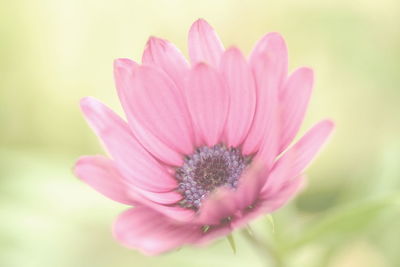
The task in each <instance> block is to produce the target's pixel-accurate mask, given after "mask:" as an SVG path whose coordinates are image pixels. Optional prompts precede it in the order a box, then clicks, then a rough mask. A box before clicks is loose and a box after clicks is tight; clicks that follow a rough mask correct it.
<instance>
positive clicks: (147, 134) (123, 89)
mask: <svg viewBox="0 0 400 267" xmlns="http://www.w3.org/2000/svg"><path fill="white" fill-rule="evenodd" d="M139 69H140V68H139V67H138V66H137V65H136V64H135V63H133V61H128V60H126V59H120V60H116V61H115V64H114V74H115V82H116V86H117V89H118V93H119V96H120V98H121V103H122V105H123V107H124V110H125V113H126V116H127V118H128V121H129V126H130V127H131V129H132V132H133V134H134V136H135V137H136V138H137V139H138V140H139V141H140V143H141V144H142V145H143V146H144V147H145V148H146V149H147V150H148V151H149V152H150V153H151V154H152V155H153V156H155V157H156V158H158V159H159V160H161V161H163V162H164V163H166V164H169V165H173V166H180V165H182V163H183V158H182V154H181V153H179V152H178V151H176V149H175V148H173V147H171V146H168V145H167V144H166V143H165V142H163V141H162V140H160V138H158V137H157V136H155V135H154V134H153V132H151V131H149V130H148V129H145V128H144V126H143V125H142V124H141V123H140V122H139V121H138V119H137V118H136V117H135V116H134V114H133V111H132V108H133V105H132V95H133V96H135V95H134V92H136V91H137V90H138V86H139V85H138V77H137V76H138V72H139Z"/></svg>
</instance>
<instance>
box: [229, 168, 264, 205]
mask: <svg viewBox="0 0 400 267" xmlns="http://www.w3.org/2000/svg"><path fill="white" fill-rule="evenodd" d="M267 171H268V169H267V168H265V165H264V164H263V163H262V162H258V161H255V162H253V163H252V165H250V167H249V168H247V170H246V171H245V172H244V173H243V174H242V177H240V183H239V186H238V188H237V190H236V191H235V195H234V202H235V203H236V207H237V209H238V210H243V209H245V208H247V207H249V206H251V205H252V204H253V203H254V202H255V201H256V199H257V198H258V197H259V193H260V191H261V189H262V186H263V185H264V184H265V179H266V178H267V177H268V172H267Z"/></svg>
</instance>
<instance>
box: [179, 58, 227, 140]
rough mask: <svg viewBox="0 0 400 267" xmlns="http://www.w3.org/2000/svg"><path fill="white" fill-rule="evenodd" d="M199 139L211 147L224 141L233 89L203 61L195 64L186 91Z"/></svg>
mask: <svg viewBox="0 0 400 267" xmlns="http://www.w3.org/2000/svg"><path fill="white" fill-rule="evenodd" d="M185 93H186V101H187V104H188V107H189V112H190V115H191V117H192V121H193V127H194V129H195V131H196V135H197V136H198V139H201V140H202V141H203V142H205V143H206V144H207V145H208V146H210V147H211V146H213V145H215V144H217V143H218V142H219V141H220V137H221V135H222V132H223V129H224V125H225V121H226V117H227V113H228V108H229V92H228V89H227V87H226V86H225V84H224V83H223V81H222V79H221V77H220V76H219V74H218V73H217V72H216V71H215V70H214V69H212V68H211V67H209V66H207V65H206V64H203V63H200V64H198V65H196V66H195V67H194V69H193V70H192V71H191V74H190V77H189V84H188V86H187V89H186V91H185Z"/></svg>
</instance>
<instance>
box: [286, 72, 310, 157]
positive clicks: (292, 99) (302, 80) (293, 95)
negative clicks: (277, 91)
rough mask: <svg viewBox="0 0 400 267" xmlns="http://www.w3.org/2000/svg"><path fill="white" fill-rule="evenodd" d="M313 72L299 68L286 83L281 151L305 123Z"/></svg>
mask: <svg viewBox="0 0 400 267" xmlns="http://www.w3.org/2000/svg"><path fill="white" fill-rule="evenodd" d="M313 80H314V77H313V71H312V70H311V69H309V68H299V69H297V70H296V71H294V72H293V74H292V75H290V77H289V78H288V80H287V81H286V84H285V86H284V88H283V91H282V94H281V96H280V104H281V105H282V109H281V110H282V111H281V115H282V136H281V147H280V151H284V150H285V149H286V148H287V146H288V145H289V144H290V142H291V141H292V140H293V138H294V137H295V136H296V134H297V131H298V130H299V128H300V125H301V123H302V122H303V118H304V114H305V113H306V109H307V106H308V102H309V100H310V96H311V91H312V87H313Z"/></svg>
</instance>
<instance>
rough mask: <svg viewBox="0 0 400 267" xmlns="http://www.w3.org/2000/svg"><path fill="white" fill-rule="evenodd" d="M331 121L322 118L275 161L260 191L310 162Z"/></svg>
mask: <svg viewBox="0 0 400 267" xmlns="http://www.w3.org/2000/svg"><path fill="white" fill-rule="evenodd" d="M333 128H334V125H333V122H332V121H329V120H324V121H321V122H319V123H317V124H316V125H315V126H314V127H312V128H311V129H310V130H309V131H308V132H307V133H306V134H305V135H304V136H303V137H302V138H301V139H300V140H299V141H298V142H297V143H296V144H295V145H294V146H293V147H291V148H290V149H289V150H288V151H287V152H286V153H285V154H283V156H282V157H281V158H280V159H279V160H278V161H277V162H276V164H275V166H274V168H273V170H272V173H271V175H270V177H269V178H268V179H267V182H266V183H265V185H264V187H263V189H262V192H265V193H264V194H268V193H269V192H271V191H275V190H274V189H276V188H279V186H280V185H281V184H284V183H286V182H287V181H288V180H290V179H292V178H293V177H296V176H298V175H300V174H301V173H302V171H303V170H304V169H305V168H306V167H307V166H308V165H309V164H310V163H311V161H312V160H313V159H314V158H315V156H316V155H317V153H318V152H319V151H320V150H321V148H322V146H323V145H324V144H325V143H326V141H327V140H328V137H329V136H330V135H331V133H332V131H333Z"/></svg>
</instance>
